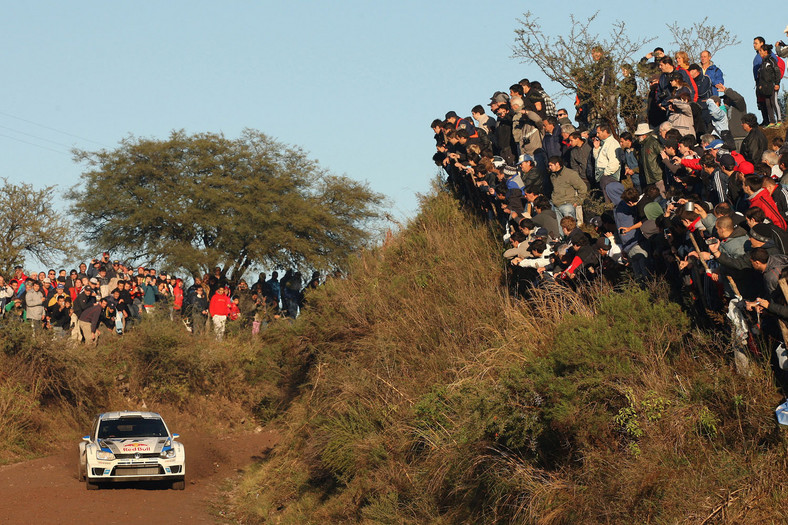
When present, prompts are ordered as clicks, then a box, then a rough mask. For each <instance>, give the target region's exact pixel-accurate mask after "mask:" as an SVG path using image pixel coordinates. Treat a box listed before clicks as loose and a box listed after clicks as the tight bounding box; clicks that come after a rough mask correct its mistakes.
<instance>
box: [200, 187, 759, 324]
mask: <svg viewBox="0 0 788 525" xmlns="http://www.w3.org/2000/svg"><path fill="white" fill-rule="evenodd" d="M772 202H774V201H772ZM231 304H233V301H232V300H231V299H230V298H229V297H228V296H227V295H226V294H223V293H218V292H217V293H215V294H213V297H211V304H210V305H209V306H208V313H210V314H211V317H213V316H214V315H228V314H229V313H230V305H231Z"/></svg>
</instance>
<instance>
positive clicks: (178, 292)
mask: <svg viewBox="0 0 788 525" xmlns="http://www.w3.org/2000/svg"><path fill="white" fill-rule="evenodd" d="M172 297H173V301H172V308H173V309H174V310H180V309H181V307H182V306H183V287H181V283H177V284H176V285H175V288H173V289H172Z"/></svg>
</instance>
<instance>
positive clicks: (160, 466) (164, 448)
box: [79, 411, 186, 490]
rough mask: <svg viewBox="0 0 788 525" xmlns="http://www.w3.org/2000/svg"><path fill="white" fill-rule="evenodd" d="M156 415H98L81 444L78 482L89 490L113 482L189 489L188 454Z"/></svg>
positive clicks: (123, 413)
mask: <svg viewBox="0 0 788 525" xmlns="http://www.w3.org/2000/svg"><path fill="white" fill-rule="evenodd" d="M177 438H178V434H171V433H170V431H169V429H168V428H167V425H165V424H164V420H163V419H162V418H161V416H160V415H159V414H156V413H155V412H129V411H126V412H107V413H105V414H99V415H98V416H97V417H96V419H95V420H94V421H93V424H92V426H91V428H90V435H89V436H85V437H83V438H82V442H81V443H80V444H79V479H80V481H85V485H86V486H87V489H88V490H95V489H97V488H99V483H107V482H113V481H170V482H172V488H173V489H176V490H183V489H184V488H185V487H186V482H185V478H186V454H185V452H184V449H183V444H182V443H180V442H178V441H175V440H176V439H177Z"/></svg>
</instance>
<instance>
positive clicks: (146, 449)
mask: <svg viewBox="0 0 788 525" xmlns="http://www.w3.org/2000/svg"><path fill="white" fill-rule="evenodd" d="M168 441H169V438H160V437H151V438H123V439H120V438H111V439H102V440H100V442H99V444H100V445H101V447H102V448H104V447H107V448H109V449H110V450H111V451H112V453H113V454H151V453H156V454H158V453H159V452H161V449H162V448H164V445H165V444H166V443H167V442H168Z"/></svg>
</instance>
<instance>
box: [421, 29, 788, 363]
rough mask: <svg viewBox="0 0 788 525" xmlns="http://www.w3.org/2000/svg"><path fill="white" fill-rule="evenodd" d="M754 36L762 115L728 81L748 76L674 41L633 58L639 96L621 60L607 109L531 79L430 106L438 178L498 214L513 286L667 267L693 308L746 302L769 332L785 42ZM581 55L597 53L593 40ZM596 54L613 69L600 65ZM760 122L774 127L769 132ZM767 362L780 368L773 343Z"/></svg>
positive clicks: (786, 218)
mask: <svg viewBox="0 0 788 525" xmlns="http://www.w3.org/2000/svg"><path fill="white" fill-rule="evenodd" d="M786 34H788V27H786ZM753 47H754V49H755V51H756V55H755V58H754V61H753V74H754V87H755V92H756V96H757V100H758V107H759V109H760V110H761V122H760V123H759V119H758V117H757V116H756V115H755V114H754V113H751V112H748V111H747V107H746V103H745V100H744V97H743V96H742V95H741V94H740V93H738V92H737V91H735V90H734V89H733V88H732V87H731V85H735V86H736V88H737V89H743V87H742V86H743V85H745V84H748V83H749V82H750V81H749V80H748V79H742V78H737V79H729V82H728V81H726V80H725V77H724V74H723V69H724V66H721V65H718V64H715V63H714V62H713V61H712V56H711V53H709V52H708V51H703V52H702V53H700V55H699V56H700V63H689V60H688V54H687V53H686V52H683V51H680V52H678V53H676V54H675V56H673V57H670V56H666V55H665V53H664V51H663V49H662V48H656V49H655V50H654V51H653V52H652V53H649V54H648V55H647V56H646V57H644V58H643V59H642V60H641V61H640V63H639V64H637V66H636V67H637V70H638V71H639V72H640V73H641V74H642V76H643V78H644V81H645V82H644V85H647V86H648V94H647V95H646V96H644V97H638V96H636V95H635V94H634V93H635V90H636V87H633V85H634V86H636V84H635V80H634V76H635V74H636V73H635V67H632V66H624V67H623V68H622V70H621V75H620V77H619V78H617V79H615V81H616V82H617V83H618V94H619V96H618V97H612V99H614V100H612V99H611V98H606V97H597V98H596V99H595V100H603V101H604V102H602V103H604V104H613V105H615V107H616V111H615V112H614V114H616V113H617V116H618V118H616V119H615V120H616V121H615V122H611V121H610V120H606V119H605V118H604V115H606V114H609V112H608V111H605V110H606V109H610V108H608V107H603V108H599V107H597V108H594V107H591V106H592V103H590V102H589V101H588V100H589V98H587V97H586V98H585V99H582V98H581V96H580V94H578V98H577V99H576V106H575V115H574V117H575V119H574V122H573V121H572V120H570V119H569V114H568V112H567V110H566V109H562V108H557V107H556V105H555V104H554V103H553V101H552V99H551V98H550V96H549V95H548V94H547V93H546V92H545V90H544V89H543V88H542V86H541V85H540V83H539V82H535V81H533V80H528V79H523V80H520V81H519V82H517V83H515V84H513V85H512V86H510V87H509V89H508V90H507V91H506V92H503V91H496V92H495V93H494V94H493V95H492V97H491V98H490V102H489V104H488V107H489V109H490V112H491V113H492V115H488V114H487V111H486V108H485V107H483V106H482V105H477V106H474V107H473V108H472V109H471V110H470V113H471V114H470V116H467V117H461V116H460V115H458V114H457V112H455V111H449V112H448V113H446V115H445V118H443V119H436V120H434V121H433V122H432V124H431V127H432V130H433V132H434V138H435V141H436V148H437V152H436V153H435V155H434V157H433V160H434V161H435V163H436V164H437V165H438V166H441V167H442V168H443V169H444V170H445V173H446V174H447V176H448V178H447V184H448V186H449V187H450V188H451V189H452V190H453V191H454V193H455V195H456V196H457V197H458V198H459V199H460V200H461V201H462V202H463V203H464V205H465V206H467V207H468V208H470V209H472V210H474V211H475V212H477V213H478V214H479V215H480V216H482V217H483V218H485V219H487V220H489V221H491V222H492V223H493V224H496V225H498V226H499V227H500V230H501V233H502V236H503V239H504V242H505V243H506V251H505V252H504V253H503V256H504V258H505V259H506V261H507V266H508V268H509V271H510V280H509V282H510V283H512V290H513V292H515V293H519V294H528V293H529V290H531V289H532V287H533V286H539V285H540V284H541V283H543V282H544V281H545V280H550V281H557V282H560V283H563V284H566V285H567V286H571V287H576V286H577V285H578V284H579V283H582V282H588V281H593V280H596V279H606V280H608V281H611V282H614V283H615V282H619V281H620V280H621V279H622V276H624V275H629V276H631V277H633V278H634V279H635V281H636V282H639V283H641V285H644V284H645V283H646V281H647V280H650V279H654V278H664V279H667V281H668V282H670V283H671V285H672V286H673V289H674V291H677V292H679V293H680V294H681V296H682V297H690V298H691V299H690V300H691V301H693V307H695V308H696V309H697V312H699V314H700V316H701V317H703V316H706V319H710V318H711V317H710V316H711V312H715V311H719V312H721V313H726V312H727V315H728V316H729V317H731V319H734V318H736V319H738V320H741V319H742V318H745V319H746V318H748V317H752V318H753V322H752V324H751V325H753V326H754V325H756V324H757V325H758V326H759V328H763V330H764V331H766V332H767V333H770V334H773V335H775V338H776V339H779V338H780V332H779V329H778V323H777V322H775V321H776V320H778V319H779V320H786V321H788V301H786V296H785V295H784V294H783V291H782V290H781V286H780V279H781V278H783V277H786V276H788V231H786V229H787V228H788V143H786V139H785V133H784V132H783V130H784V129H785V128H783V127H782V126H783V116H782V114H781V111H780V108H779V104H778V103H777V95H778V92H779V88H780V80H781V79H782V76H783V74H784V70H785V64H784V61H783V58H784V57H788V46H786V45H785V44H784V43H783V42H782V41H780V42H777V44H776V45H775V47H773V46H770V45H768V44H766V42H765V40H764V39H763V38H762V37H757V38H755V39H754V41H753ZM775 51H776V53H775ZM592 58H593V62H594V63H598V62H599V61H603V60H604V59H605V58H604V53H603V51H602V50H600V49H598V48H595V49H594V50H592ZM598 69H599V68H598ZM599 70H600V71H605V73H604V74H605V75H607V77H606V79H607V81H610V77H611V75H610V72H609V68H601V69H599ZM597 74H601V73H597ZM591 77H592V78H593V74H592V75H591ZM603 84H604V82H603V80H599V79H597V80H596V81H595V85H600V86H602V85H603ZM729 84H731V85H729ZM597 103H598V104H599V103H600V102H597ZM493 115H494V116H493ZM762 128H771V129H773V130H774V131H770V132H769V135H772V138H771V140H768V139H767V137H766V134H764V131H763V129H762ZM786 294H788V289H786ZM731 305H732V306H731ZM762 315H763V319H761V316H762ZM769 318H771V319H772V321H771V322H770V321H768V319H769ZM761 321H763V322H761ZM734 324H735V323H734ZM786 332H788V330H786ZM751 341H752V338H750V342H751ZM780 364H781V365H782V366H783V367H784V369H785V370H788V364H786V359H785V356H784V355H783V357H782V358H780V360H779V362H775V368H776V369H777V370H778V371H779V370H780V369H781V368H782V367H780V366H779V365H780Z"/></svg>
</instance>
